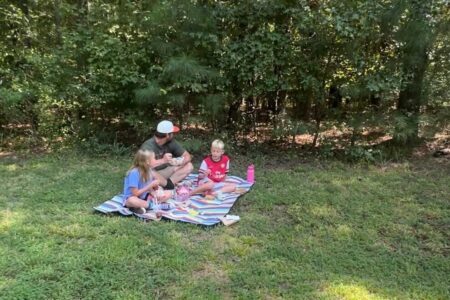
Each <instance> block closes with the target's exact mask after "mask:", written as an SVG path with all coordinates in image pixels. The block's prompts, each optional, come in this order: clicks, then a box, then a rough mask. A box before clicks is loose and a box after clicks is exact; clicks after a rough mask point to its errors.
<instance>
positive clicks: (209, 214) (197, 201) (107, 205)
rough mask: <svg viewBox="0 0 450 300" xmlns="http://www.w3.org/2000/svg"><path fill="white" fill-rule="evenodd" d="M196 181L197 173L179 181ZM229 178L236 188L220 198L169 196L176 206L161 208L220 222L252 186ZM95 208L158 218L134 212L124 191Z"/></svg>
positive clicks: (176, 216) (174, 216) (188, 218)
mask: <svg viewBox="0 0 450 300" xmlns="http://www.w3.org/2000/svg"><path fill="white" fill-rule="evenodd" d="M195 182H197V174H190V175H189V176H188V177H187V178H186V179H184V181H183V182H181V183H180V184H194V183H195ZM226 182H229V183H234V184H236V185H237V189H236V192H233V193H224V194H222V197H221V199H220V200H219V199H209V198H208V197H203V196H201V195H195V196H192V197H190V198H189V199H188V200H187V201H185V202H177V200H175V199H170V200H169V201H168V202H169V203H172V204H173V205H172V206H174V208H172V209H170V210H166V211H161V214H162V217H163V218H166V219H170V220H175V221H182V222H188V223H193V224H200V225H206V226H211V225H215V224H217V223H219V222H221V220H220V219H221V218H223V217H224V216H225V215H226V214H228V212H229V211H230V209H231V207H232V206H233V204H234V203H235V202H236V200H237V199H238V198H239V197H240V196H241V195H243V194H245V193H247V192H248V191H249V190H250V189H251V187H252V184H251V183H249V182H247V181H246V180H244V179H242V178H240V177H237V176H228V177H227V181H226ZM94 209H95V210H96V211H99V212H101V213H105V214H109V213H120V214H121V215H124V216H130V215H135V216H137V217H138V218H141V219H143V220H155V219H159V218H157V217H156V214H155V213H154V212H153V211H148V212H147V213H145V214H135V213H133V212H132V211H130V210H129V209H128V208H126V207H123V206H122V195H116V196H114V197H113V198H112V199H111V200H108V201H106V202H104V203H102V204H100V205H99V206H96V207H94Z"/></svg>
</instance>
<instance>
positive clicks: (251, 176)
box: [247, 164, 255, 184]
mask: <svg viewBox="0 0 450 300" xmlns="http://www.w3.org/2000/svg"><path fill="white" fill-rule="evenodd" d="M247 181H248V182H249V183H251V184H253V183H254V182H255V166H254V165H253V164H251V165H249V166H248V168H247Z"/></svg>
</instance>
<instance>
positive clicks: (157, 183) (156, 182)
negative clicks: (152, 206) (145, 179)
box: [149, 179, 159, 190]
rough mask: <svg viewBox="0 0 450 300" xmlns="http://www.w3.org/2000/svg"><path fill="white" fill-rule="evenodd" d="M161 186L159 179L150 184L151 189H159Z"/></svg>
mask: <svg viewBox="0 0 450 300" xmlns="http://www.w3.org/2000/svg"><path fill="white" fill-rule="evenodd" d="M158 186H159V180H158V179H155V180H153V181H152V182H151V183H150V184H149V190H157V189H158Z"/></svg>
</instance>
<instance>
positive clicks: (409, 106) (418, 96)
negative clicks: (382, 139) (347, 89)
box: [394, 1, 432, 145]
mask: <svg viewBox="0 0 450 300" xmlns="http://www.w3.org/2000/svg"><path fill="white" fill-rule="evenodd" d="M427 2H428V1H424V2H421V1H412V2H411V5H410V9H411V16H410V20H409V22H407V23H406V25H405V26H406V32H405V35H407V36H408V37H407V38H406V39H405V42H406V43H405V47H404V55H403V58H402V60H403V76H404V77H405V78H407V80H406V82H405V83H404V84H403V86H402V89H401V90H400V94H399V98H398V104H397V110H398V111H399V112H400V113H402V114H403V115H404V116H405V117H406V118H407V123H408V127H409V130H408V133H407V134H406V138H405V134H404V133H403V134H402V133H401V131H400V129H399V128H397V130H396V134H395V135H394V140H395V142H396V143H398V144H406V145H407V144H412V143H415V142H416V141H417V140H418V138H419V116H420V107H421V105H422V104H423V100H424V99H423V97H422V95H423V94H422V91H423V86H424V78H425V71H426V69H427V67H428V54H427V53H428V49H429V48H430V46H431V44H432V38H431V37H432V28H431V26H430V24H429V23H428V22H429V21H428V20H427V16H428V15H429V12H430V4H429V3H427ZM413 37H414V38H413Z"/></svg>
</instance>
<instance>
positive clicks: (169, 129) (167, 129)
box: [156, 120, 180, 133]
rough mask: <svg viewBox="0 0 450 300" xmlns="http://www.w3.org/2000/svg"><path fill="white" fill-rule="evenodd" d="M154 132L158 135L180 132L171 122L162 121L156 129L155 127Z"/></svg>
mask: <svg viewBox="0 0 450 300" xmlns="http://www.w3.org/2000/svg"><path fill="white" fill-rule="evenodd" d="M156 131H158V132H160V133H173V132H178V131H180V128H178V127H177V126H174V125H173V123H172V122H170V121H167V120H164V121H161V122H159V124H158V127H156Z"/></svg>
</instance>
